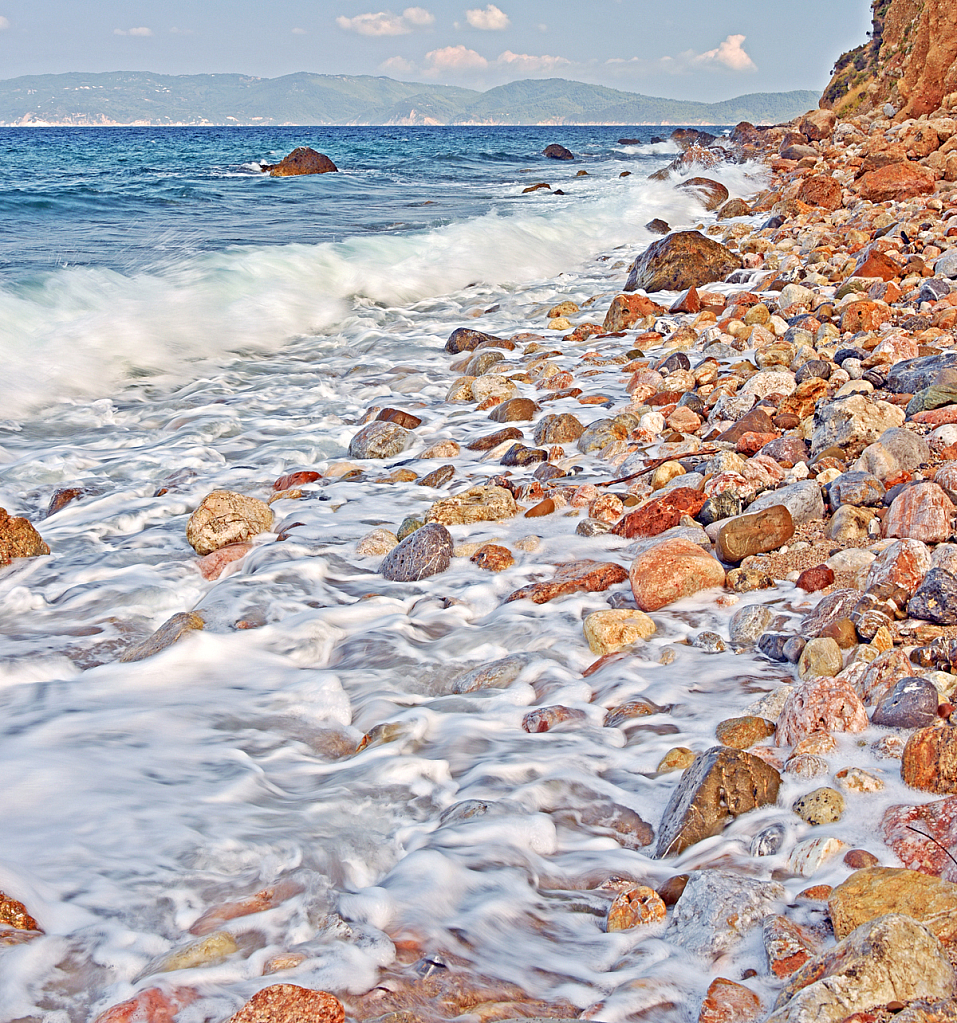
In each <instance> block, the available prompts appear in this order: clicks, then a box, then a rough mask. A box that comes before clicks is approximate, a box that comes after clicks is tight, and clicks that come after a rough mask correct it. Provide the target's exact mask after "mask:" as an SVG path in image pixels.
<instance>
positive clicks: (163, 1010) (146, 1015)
mask: <svg viewBox="0 0 957 1023" xmlns="http://www.w3.org/2000/svg"><path fill="white" fill-rule="evenodd" d="M197 997H198V995H197V993H196V992H195V991H194V990H192V988H174V989H173V990H172V991H169V990H165V991H164V990H161V989H160V988H158V987H151V988H147V989H146V990H145V991H140V993H139V994H138V995H135V996H134V997H133V998H130V999H128V1000H127V1001H125V1002H120V1004H119V1005H114V1006H112V1007H111V1008H109V1009H107V1010H106V1012H101V1013H100V1015H99V1016H97V1017H96V1019H95V1020H94V1021H93V1023H175V1018H176V1014H177V1013H178V1012H179V1011H180V1009H185V1008H186V1006H187V1005H189V1004H190V1003H191V1002H195V1001H196V998H197Z"/></svg>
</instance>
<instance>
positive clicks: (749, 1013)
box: [698, 977, 763, 1023]
mask: <svg viewBox="0 0 957 1023" xmlns="http://www.w3.org/2000/svg"><path fill="white" fill-rule="evenodd" d="M762 1015H763V1012H762V1009H761V999H760V998H758V996H757V995H756V994H755V993H754V992H753V991H752V990H751V989H750V988H746V987H745V986H744V985H743V984H737V983H735V982H734V981H733V980H725V978H724V977H717V978H715V979H714V980H713V981H712V982H711V985H710V987H709V988H708V993H707V994H706V995H705V996H704V1001H703V1002H702V1003H701V1011H700V1012H699V1013H698V1023H752V1021H753V1020H756V1019H759V1018H760V1017H761V1016H762Z"/></svg>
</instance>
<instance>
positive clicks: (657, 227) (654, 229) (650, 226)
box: [628, 171, 957, 276]
mask: <svg viewBox="0 0 957 1023" xmlns="http://www.w3.org/2000/svg"><path fill="white" fill-rule="evenodd" d="M628 173H629V174H630V173H631V172H630V171H629V172H628ZM645 228H646V229H647V230H648V231H650V232H651V233H652V234H668V232H669V231H670V230H671V228H670V226H669V225H668V222H667V221H666V220H662V219H661V218H660V217H655V219H654V220H649V221H648V223H647V224H645ZM955 276H957V274H955Z"/></svg>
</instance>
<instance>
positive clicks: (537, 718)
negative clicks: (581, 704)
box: [522, 705, 586, 734]
mask: <svg viewBox="0 0 957 1023" xmlns="http://www.w3.org/2000/svg"><path fill="white" fill-rule="evenodd" d="M585 720H586V717H585V712H584V711H582V710H575V709H573V708H571V707H562V706H560V705H556V706H554V707H536V708H535V710H530V711H529V712H528V713H527V714H526V715H525V717H523V718H522V728H523V729H524V730H525V731H526V732H529V733H531V734H535V733H538V732H549V731H551V730H552V729H553V728H554V727H555V726H556V725H560V724H564V722H566V721H581V722H583V721H585Z"/></svg>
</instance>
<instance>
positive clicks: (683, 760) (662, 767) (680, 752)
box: [655, 746, 695, 774]
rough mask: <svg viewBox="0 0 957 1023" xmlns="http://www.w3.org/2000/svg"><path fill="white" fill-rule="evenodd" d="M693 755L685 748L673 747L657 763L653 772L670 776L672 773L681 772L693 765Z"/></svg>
mask: <svg viewBox="0 0 957 1023" xmlns="http://www.w3.org/2000/svg"><path fill="white" fill-rule="evenodd" d="M694 756H695V755H694V753H693V752H692V751H691V750H690V749H688V747H687V746H675V747H674V749H670V750H668V752H667V753H666V754H665V755H664V756H663V757H662V758H661V760H660V761H658V766H657V767H656V768H655V770H656V771H657V772H658V774H670V773H671V772H672V771H683V770H684V769H685V768H686V767H690V766H691V765H692V764H693V763H694Z"/></svg>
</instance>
